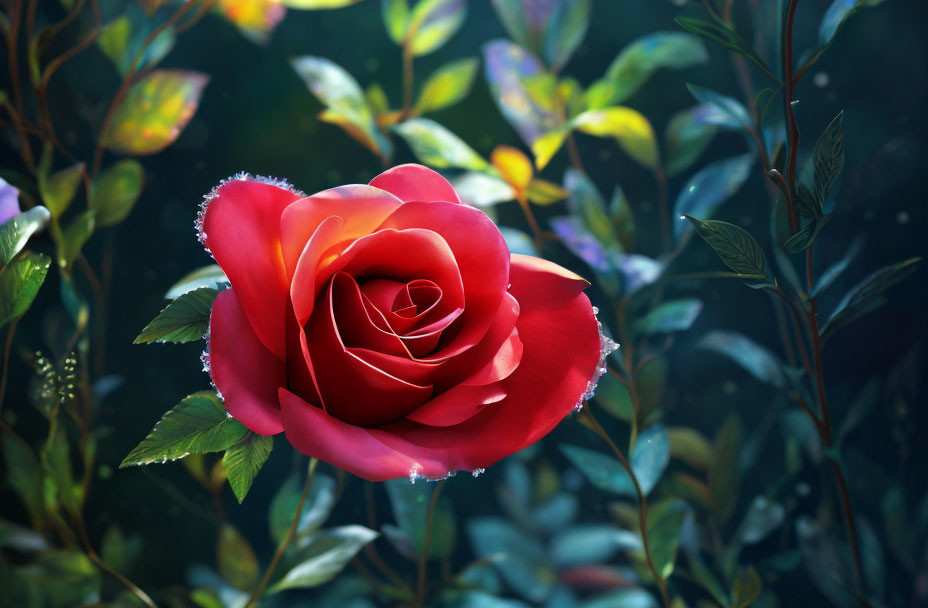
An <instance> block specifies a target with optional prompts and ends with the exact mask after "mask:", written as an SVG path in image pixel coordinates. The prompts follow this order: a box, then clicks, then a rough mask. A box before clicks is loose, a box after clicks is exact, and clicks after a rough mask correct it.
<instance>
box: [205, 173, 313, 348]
mask: <svg viewBox="0 0 928 608" xmlns="http://www.w3.org/2000/svg"><path fill="white" fill-rule="evenodd" d="M214 194H215V195H214V196H213V198H212V199H210V200H209V202H208V204H207V206H206V210H205V211H204V214H203V226H202V228H203V244H204V245H205V246H206V248H207V249H209V250H210V252H211V253H212V254H213V257H214V258H216V262H217V263H218V264H219V266H220V267H221V268H222V270H223V272H225V273H226V276H227V277H229V282H230V283H232V287H233V288H235V291H236V293H237V295H238V298H239V300H240V302H241V305H242V308H243V309H244V310H245V314H246V315H247V316H248V320H249V322H250V323H251V326H252V328H254V332H255V333H256V334H257V335H258V338H259V339H260V340H261V343H262V344H264V345H265V346H266V347H267V348H268V349H269V350H270V351H271V352H273V353H274V354H275V355H276V356H277V357H278V358H279V359H280V360H281V361H284V360H285V359H286V356H287V343H286V339H285V337H284V326H285V324H286V310H287V277H286V274H285V273H284V265H283V260H282V258H281V255H280V216H281V214H282V213H283V210H284V208H286V207H287V205H289V204H290V203H292V202H293V201H295V200H297V199H299V198H300V195H298V194H296V193H294V192H291V191H289V190H286V189H284V188H281V187H279V186H275V185H272V184H269V183H265V182H260V181H254V180H250V179H234V180H231V181H228V182H226V183H224V184H222V185H220V186H219V187H218V188H216V190H215V193H214Z"/></svg>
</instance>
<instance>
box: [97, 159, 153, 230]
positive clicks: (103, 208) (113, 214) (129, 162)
mask: <svg viewBox="0 0 928 608" xmlns="http://www.w3.org/2000/svg"><path fill="white" fill-rule="evenodd" d="M144 181H145V171H144V170H143V169H142V165H141V164H140V163H139V162H138V161H137V160H134V159H125V160H121V161H119V162H117V163H116V164H114V165H113V166H112V167H110V168H109V169H107V170H106V171H104V172H103V173H102V174H101V175H100V177H98V178H97V179H95V180H94V182H93V185H92V187H91V190H90V208H91V209H92V210H93V212H94V213H95V214H96V222H97V226H99V227H100V228H105V227H107V226H113V225H116V224H118V223H119V222H121V221H123V220H124V219H126V216H127V215H129V212H130V211H132V207H133V205H135V202H136V201H137V200H138V198H139V195H141V193H142V185H143V183H144Z"/></svg>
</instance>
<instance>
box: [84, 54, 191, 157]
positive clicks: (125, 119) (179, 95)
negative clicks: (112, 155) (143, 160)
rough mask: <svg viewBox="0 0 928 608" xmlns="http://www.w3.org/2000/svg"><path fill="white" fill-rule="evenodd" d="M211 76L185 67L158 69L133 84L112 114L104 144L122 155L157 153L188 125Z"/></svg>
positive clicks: (103, 137)
mask: <svg viewBox="0 0 928 608" xmlns="http://www.w3.org/2000/svg"><path fill="white" fill-rule="evenodd" d="M208 82H209V76H207V75H206V74H201V73H199V72H188V71H182V70H155V71H154V72H152V73H150V74H148V75H147V76H145V78H143V79H142V80H141V81H139V82H138V83H136V84H134V85H132V87H131V88H130V89H129V92H128V93H127V94H126V98H125V99H124V100H123V102H122V103H121V104H120V105H119V107H118V108H117V110H116V112H115V113H114V114H113V119H112V121H111V122H110V124H109V126H108V128H107V130H106V132H105V133H104V134H103V136H102V138H101V145H103V146H105V147H107V148H111V149H113V150H115V151H117V152H121V153H123V154H134V155H144V154H154V153H155V152H159V151H161V150H163V149H164V148H166V147H167V146H169V145H170V144H171V143H173V142H174V140H176V139H177V137H178V136H179V135H180V132H181V131H182V130H183V129H184V127H186V126H187V123H188V122H190V119H191V118H192V117H193V114H194V113H195V112H196V110H197V106H198V105H199V103H200V96H201V95H202V94H203V89H204V87H206V84H207V83H208Z"/></svg>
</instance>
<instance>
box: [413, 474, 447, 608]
mask: <svg viewBox="0 0 928 608" xmlns="http://www.w3.org/2000/svg"><path fill="white" fill-rule="evenodd" d="M447 481H448V480H447V479H442V480H441V481H439V482H438V483H437V484H436V485H435V491H434V492H432V499H431V500H430V501H429V510H428V517H427V518H426V522H425V540H424V542H423V543H422V555H421V556H419V576H418V577H417V579H416V580H417V583H416V605H417V606H425V578H426V574H427V570H428V562H429V545H430V544H431V542H432V523H433V522H434V521H435V506H436V505H437V504H438V496H439V495H440V494H441V491H442V489H443V488H444V487H445V483H446V482H447Z"/></svg>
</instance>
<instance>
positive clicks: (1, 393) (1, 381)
mask: <svg viewBox="0 0 928 608" xmlns="http://www.w3.org/2000/svg"><path fill="white" fill-rule="evenodd" d="M18 323H19V319H13V320H12V321H11V322H10V328H9V329H7V330H6V344H4V346H3V375H2V376H0V414H2V413H3V398H4V397H6V380H7V375H8V373H9V371H10V349H11V348H12V346H13V333H14V332H15V331H16V325H17V324H18Z"/></svg>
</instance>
